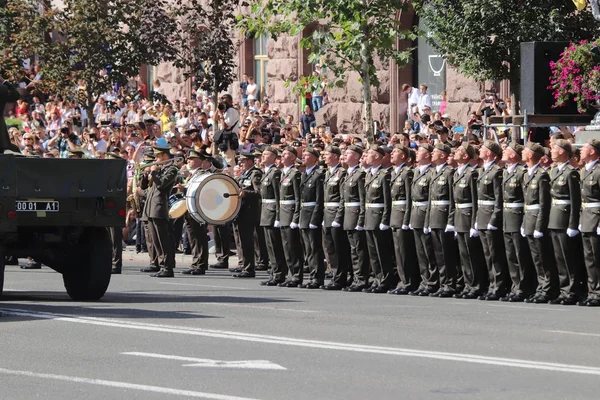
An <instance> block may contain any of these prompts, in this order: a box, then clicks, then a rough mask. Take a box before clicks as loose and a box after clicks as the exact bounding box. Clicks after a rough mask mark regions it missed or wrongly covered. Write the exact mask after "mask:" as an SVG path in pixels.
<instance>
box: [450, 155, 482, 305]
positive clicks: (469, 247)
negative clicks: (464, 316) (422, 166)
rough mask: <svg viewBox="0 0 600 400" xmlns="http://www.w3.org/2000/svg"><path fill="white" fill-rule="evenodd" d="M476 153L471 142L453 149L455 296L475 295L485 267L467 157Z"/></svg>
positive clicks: (473, 182)
mask: <svg viewBox="0 0 600 400" xmlns="http://www.w3.org/2000/svg"><path fill="white" fill-rule="evenodd" d="M476 155H477V153H476V150H475V148H474V147H473V146H471V145H470V144H468V143H463V144H462V145H461V146H459V147H458V148H457V149H456V151H455V152H454V160H455V161H456V164H457V168H456V171H455V172H454V178H453V182H452V184H453V187H452V196H453V198H454V204H455V211H454V220H453V221H451V222H453V223H454V231H455V232H456V238H457V241H458V252H459V255H460V265H461V270H462V276H463V282H464V287H463V289H462V292H460V293H456V294H455V295H454V296H453V297H454V298H457V299H476V298H478V297H479V296H480V295H481V294H482V293H483V291H484V290H485V284H486V283H485V282H486V281H487V279H485V276H486V275H487V270H486V268H485V267H484V266H483V265H484V261H483V250H482V249H481V241H480V240H479V232H478V231H477V230H476V229H475V224H476V222H477V178H478V173H477V169H476V168H475V167H473V166H472V165H471V161H472V160H473V159H474V158H475V157H476Z"/></svg>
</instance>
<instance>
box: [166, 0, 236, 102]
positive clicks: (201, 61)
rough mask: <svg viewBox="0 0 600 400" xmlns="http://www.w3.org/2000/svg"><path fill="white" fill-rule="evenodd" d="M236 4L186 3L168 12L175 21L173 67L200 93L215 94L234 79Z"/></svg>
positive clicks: (227, 0)
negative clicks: (183, 73)
mask: <svg viewBox="0 0 600 400" xmlns="http://www.w3.org/2000/svg"><path fill="white" fill-rule="evenodd" d="M237 5H238V1H237V0H206V1H201V0H185V1H178V2H177V3H175V4H174V5H173V6H171V7H170V8H169V10H170V14H171V15H172V17H173V18H174V20H175V21H176V29H175V30H174V32H173V39H172V40H173V45H174V46H175V48H176V49H177V51H176V52H175V54H174V59H173V64H174V65H175V66H176V67H178V68H183V69H185V70H186V72H185V75H186V77H192V78H193V79H194V80H195V81H196V82H197V84H198V86H199V87H200V88H201V89H202V90H206V91H208V92H209V93H214V94H217V93H219V92H221V91H224V90H226V89H227V88H228V87H229V86H230V85H231V84H232V83H233V79H234V78H235V67H236V64H235V61H234V59H235V52H236V47H237V43H234V41H233V39H232V38H233V33H234V31H235V13H236V11H237Z"/></svg>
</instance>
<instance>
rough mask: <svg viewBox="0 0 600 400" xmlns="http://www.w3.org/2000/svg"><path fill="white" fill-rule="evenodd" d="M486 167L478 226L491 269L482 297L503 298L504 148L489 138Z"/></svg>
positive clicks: (481, 182) (479, 197) (484, 150)
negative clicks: (501, 166) (501, 159)
mask: <svg viewBox="0 0 600 400" xmlns="http://www.w3.org/2000/svg"><path fill="white" fill-rule="evenodd" d="M479 157H480V158H481V160H482V161H483V167H482V168H481V172H480V174H479V177H478V178H477V222H476V223H477V226H476V229H477V230H478V231H479V239H480V240H481V244H482V246H483V254H484V257H485V263H486V265H487V269H488V277H489V286H488V292H487V294H485V295H481V296H480V300H500V298H501V297H504V296H505V295H506V293H507V292H508V282H507V276H508V267H507V266H506V255H505V251H504V238H503V236H502V230H501V228H502V206H503V203H502V168H500V166H499V165H498V162H497V161H498V160H499V159H500V158H502V148H501V147H500V145H499V144H498V143H496V142H493V141H491V140H486V141H485V142H484V143H483V146H481V148H480V150H479Z"/></svg>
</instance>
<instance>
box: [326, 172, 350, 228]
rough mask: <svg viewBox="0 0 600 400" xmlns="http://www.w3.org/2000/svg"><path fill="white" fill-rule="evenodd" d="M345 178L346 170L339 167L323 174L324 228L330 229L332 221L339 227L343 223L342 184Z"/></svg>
mask: <svg viewBox="0 0 600 400" xmlns="http://www.w3.org/2000/svg"><path fill="white" fill-rule="evenodd" d="M345 178H346V170H345V169H344V168H342V167H341V166H338V167H336V169H335V171H334V172H333V173H331V171H330V170H329V168H328V169H327V171H326V172H325V179H324V181H323V186H324V187H323V191H324V199H323V200H324V204H325V205H324V214H323V222H325V225H324V226H325V227H326V228H330V227H331V223H332V222H333V221H335V222H337V223H338V224H340V225H343V223H344V206H343V204H342V182H343V181H344V179H345ZM327 203H338V205H337V206H335V205H327Z"/></svg>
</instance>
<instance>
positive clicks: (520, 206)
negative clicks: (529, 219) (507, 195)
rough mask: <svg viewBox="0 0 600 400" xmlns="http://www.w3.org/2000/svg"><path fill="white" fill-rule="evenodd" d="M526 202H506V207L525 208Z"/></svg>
mask: <svg viewBox="0 0 600 400" xmlns="http://www.w3.org/2000/svg"><path fill="white" fill-rule="evenodd" d="M523 207H525V203H504V208H523Z"/></svg>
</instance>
